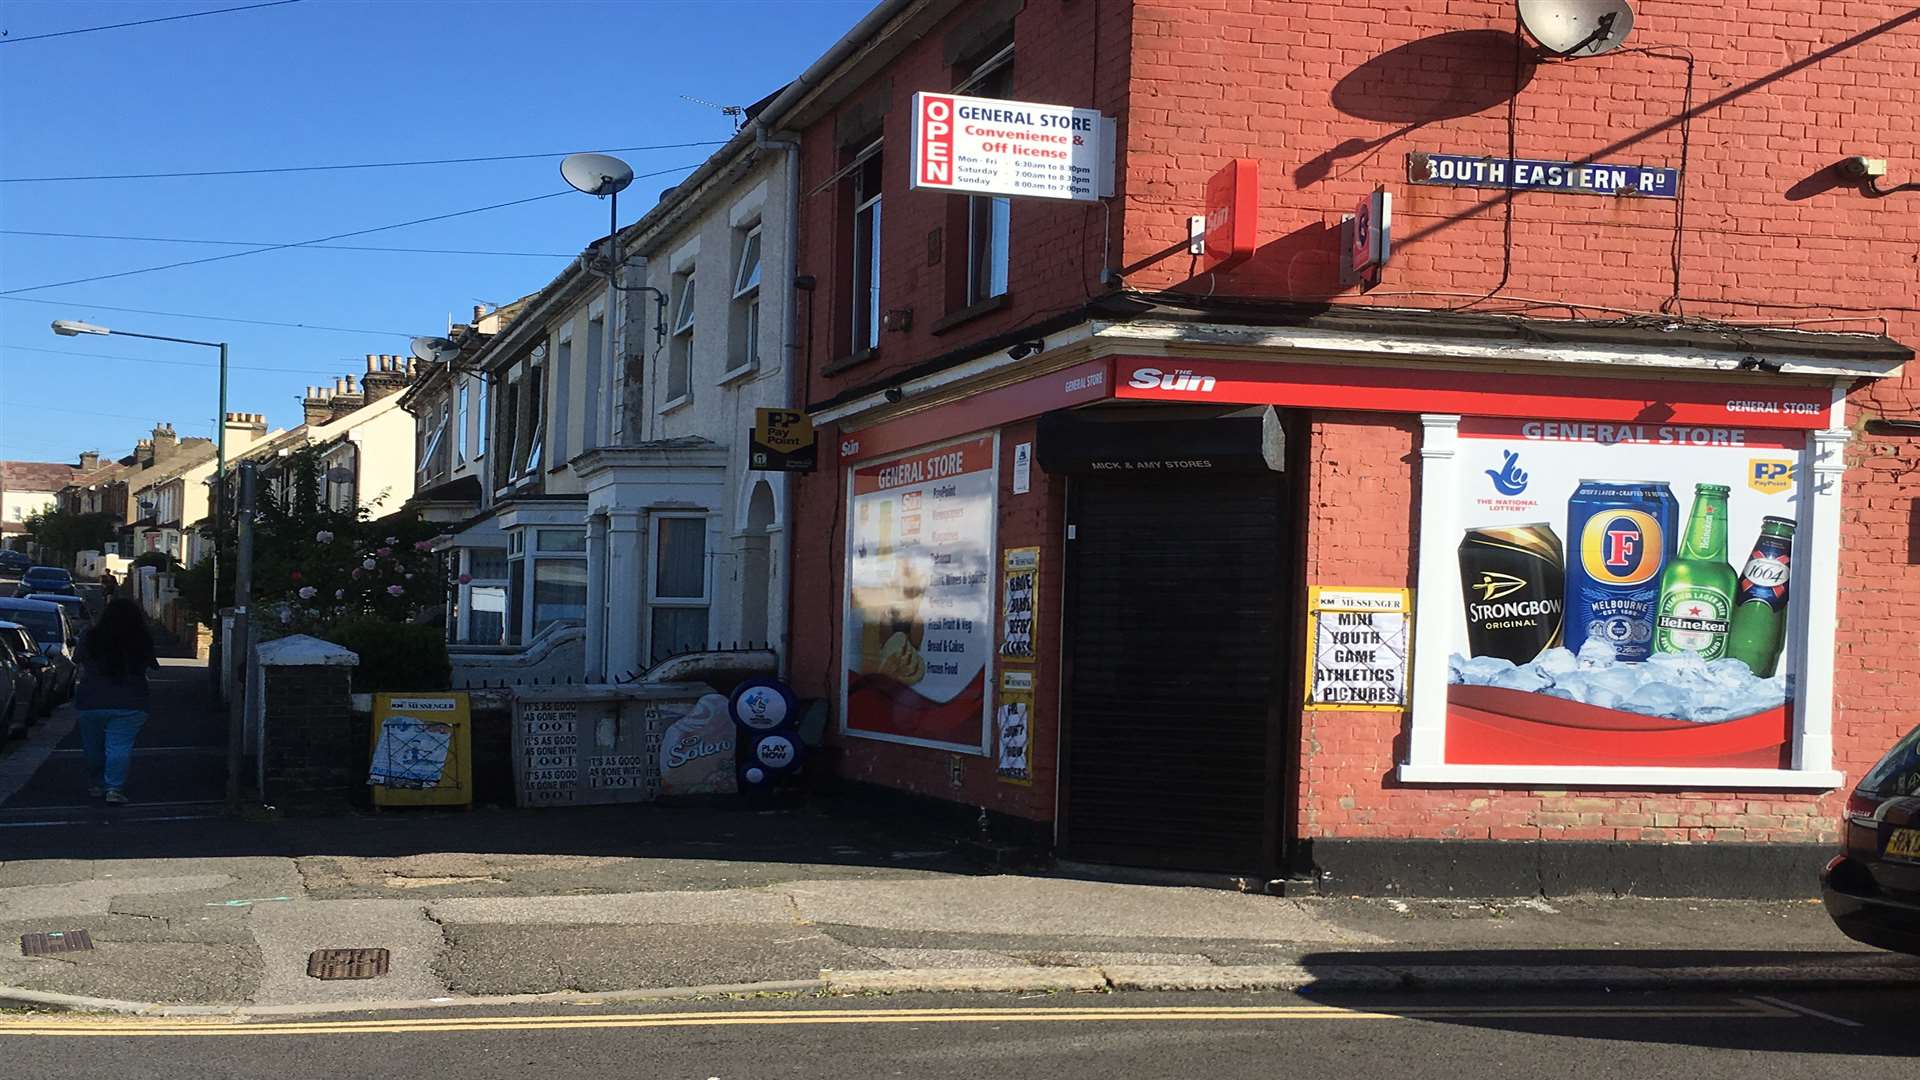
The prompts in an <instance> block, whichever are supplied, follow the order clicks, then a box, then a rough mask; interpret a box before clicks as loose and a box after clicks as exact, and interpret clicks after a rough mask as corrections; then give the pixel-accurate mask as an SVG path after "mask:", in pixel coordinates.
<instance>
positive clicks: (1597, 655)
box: [1579, 637, 1619, 668]
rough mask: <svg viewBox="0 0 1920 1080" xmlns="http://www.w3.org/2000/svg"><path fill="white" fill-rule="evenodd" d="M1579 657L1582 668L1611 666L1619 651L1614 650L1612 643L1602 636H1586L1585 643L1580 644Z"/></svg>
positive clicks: (1617, 657)
mask: <svg viewBox="0 0 1920 1080" xmlns="http://www.w3.org/2000/svg"><path fill="white" fill-rule="evenodd" d="M1579 659H1580V666H1581V667H1583V668H1603V667H1612V666H1613V662H1614V661H1615V660H1617V659H1619V653H1617V652H1615V651H1614V648H1613V643H1612V642H1610V641H1607V640H1606V639H1604V638H1597V637H1596V638H1588V639H1587V642H1586V644H1584V645H1582V646H1580V657H1579Z"/></svg>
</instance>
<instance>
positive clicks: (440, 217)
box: [0, 188, 573, 296]
mask: <svg viewBox="0 0 1920 1080" xmlns="http://www.w3.org/2000/svg"><path fill="white" fill-rule="evenodd" d="M572 190H573V189H572V188H567V189H564V190H561V191H549V192H547V193H546V194H545V195H529V196H528V197H526V198H524V199H510V200H508V201H507V202H503V203H494V204H493V205H491V206H476V207H474V208H473V209H471V210H455V211H453V212H452V213H450V214H435V215H433V216H432V217H423V218H415V219H413V220H412V221H402V222H399V223H397V224H393V225H376V226H374V227H373V228H370V229H354V230H353V231H351V232H343V233H335V234H333V235H332V236H320V237H315V238H314V239H312V240H301V241H297V242H295V243H291V244H269V245H267V246H265V247H257V248H248V249H247V250H245V251H230V252H228V253H227V254H225V255H209V256H207V257H206V258H204V259H182V260H181V261H179V262H170V263H162V264H160V265H159V266H143V267H140V268H139V269H137V270H121V271H118V272H116V273H112V274H92V275H89V276H87V277H81V278H68V279H67V280H66V281H49V282H47V283H46V284H44V285H28V286H26V287H25V288H20V289H8V290H6V291H5V292H0V296H17V295H19V294H20V293H28V292H39V291H40V290H41V289H57V288H59V287H61V286H62V285H85V284H86V283H88V282H90V281H111V280H113V279H114V278H123V277H133V276H134V275H136V274H151V273H154V272H155V271H159V270H177V269H179V268H180V267H183V266H200V265H203V264H205V263H213V262H223V261H225V260H227V259H239V258H244V257H246V256H248V255H258V254H260V253H262V252H266V251H281V250H284V249H286V248H293V247H306V246H308V245H310V244H320V243H325V242H326V241H328V240H344V239H346V238H347V237H349V236H365V235H367V234H368V233H377V232H386V231H387V230H389V229H404V228H406V227H407V226H409V225H425V224H426V223H428V222H430V221H445V220H447V219H448V218H457V217H465V216H467V215H468V214H479V213H484V212H486V211H488V210H501V209H504V208H506V207H509V206H522V205H525V204H526V203H531V202H539V201H541V200H542V199H556V198H559V197H560V196H562V195H565V194H567V193H568V192H570V191H572Z"/></svg>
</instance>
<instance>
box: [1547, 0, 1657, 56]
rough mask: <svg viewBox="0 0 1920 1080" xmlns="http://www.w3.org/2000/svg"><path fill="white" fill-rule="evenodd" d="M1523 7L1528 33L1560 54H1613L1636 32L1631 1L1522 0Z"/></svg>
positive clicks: (1553, 51)
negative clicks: (1630, 34) (1628, 2)
mask: <svg viewBox="0 0 1920 1080" xmlns="http://www.w3.org/2000/svg"><path fill="white" fill-rule="evenodd" d="M1519 8H1520V23H1521V25H1522V26H1525V27H1526V28H1527V33H1529V34H1531V35H1533V40H1535V41H1537V42H1539V43H1540V47H1541V48H1543V49H1545V50H1547V51H1548V52H1550V53H1554V54H1556V55H1558V56H1600V55H1602V54H1604V53H1610V52H1612V51H1613V50H1615V49H1617V48H1619V47H1620V46H1622V45H1624V44H1626V41H1627V35H1628V34H1629V33H1631V32H1632V31H1633V8H1632V7H1630V6H1628V4H1627V0H1519Z"/></svg>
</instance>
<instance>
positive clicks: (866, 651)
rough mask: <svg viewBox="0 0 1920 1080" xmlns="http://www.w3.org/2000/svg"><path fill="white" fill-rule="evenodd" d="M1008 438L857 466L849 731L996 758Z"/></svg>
mask: <svg viewBox="0 0 1920 1080" xmlns="http://www.w3.org/2000/svg"><path fill="white" fill-rule="evenodd" d="M998 451H999V443H998V437H997V436H994V435H986V436H982V437H979V438H975V439H968V440H965V441H962V442H957V443H950V444H947V445H945V446H941V447H938V448H935V449H931V450H918V451H914V452H913V453H910V454H906V455H903V456H900V457H896V458H892V459H890V460H887V461H881V462H876V463H873V464H867V465H862V466H860V467H859V468H857V469H854V470H852V472H851V474H850V476H849V478H848V483H849V485H850V487H851V491H850V492H849V496H848V500H847V502H848V506H847V518H848V520H847V595H846V605H847V606H846V637H845V641H844V651H843V653H842V655H843V656H844V657H845V662H844V663H843V664H842V668H843V671H842V693H843V699H842V703H841V704H842V708H841V716H842V724H843V726H844V729H845V731H846V732H847V733H848V734H849V735H858V736H864V737H868V738H874V739H883V740H888V741H893V742H904V743H912V744H915V745H920V746H934V747H939V748H941V749H946V750H957V751H960V752H963V753H971V754H979V755H985V754H987V753H989V752H990V751H989V744H988V739H989V735H990V730H989V725H990V723H991V719H992V718H991V716H990V713H991V702H990V698H991V697H992V695H991V693H990V692H989V680H990V679H991V678H992V667H993V664H992V659H993V651H994V649H993V639H994V616H995V615H996V614H997V612H996V609H995V605H994V595H993V587H994V582H995V579H996V577H997V574H996V571H997V570H998V569H999V568H998V566H997V565H996V559H995V554H996V550H995V547H994V522H995V511H994V498H995V493H996V491H997V488H998V484H999V476H1000V473H999V457H998Z"/></svg>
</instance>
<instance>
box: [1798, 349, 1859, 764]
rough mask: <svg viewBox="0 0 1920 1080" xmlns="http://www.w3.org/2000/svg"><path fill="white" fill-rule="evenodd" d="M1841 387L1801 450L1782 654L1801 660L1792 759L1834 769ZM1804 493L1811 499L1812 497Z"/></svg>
mask: <svg viewBox="0 0 1920 1080" xmlns="http://www.w3.org/2000/svg"><path fill="white" fill-rule="evenodd" d="M1845 408H1846V389H1845V388H1844V387H1835V388H1834V392H1833V424H1834V426H1833V427H1830V428H1828V429H1826V430H1825V431H1815V432H1810V433H1809V434H1808V438H1807V445H1806V448H1805V449H1804V450H1802V451H1801V454H1800V495H1801V501H1800V513H1799V519H1800V523H1799V525H1798V527H1797V528H1796V529H1795V535H1794V542H1793V551H1794V560H1793V562H1794V565H1795V566H1796V567H1799V568H1800V569H1801V577H1800V588H1799V589H1797V590H1789V595H1790V600H1789V603H1790V605H1791V606H1792V609H1793V610H1791V611H1790V612H1789V616H1790V618H1789V622H1788V640H1787V655H1788V656H1789V657H1794V658H1796V659H1797V660H1798V662H1799V663H1798V666H1797V668H1795V669H1790V670H1795V671H1796V682H1795V685H1794V687H1793V699H1794V712H1795V719H1797V720H1798V722H1799V725H1798V726H1799V728H1800V732H1799V735H1800V737H1799V738H1798V739H1797V740H1795V742H1794V750H1793V763H1794V765H1795V766H1797V767H1799V768H1803V769H1811V770H1821V769H1831V768H1832V767H1833V694H1834V690H1833V681H1834V680H1833V651H1834V647H1835V641H1836V639H1837V638H1838V636H1839V631H1840V614H1839V605H1840V597H1839V593H1840V494H1841V488H1842V486H1843V478H1844V476H1845V473H1846V471H1847V462H1846V455H1847V443H1848V442H1849V441H1850V440H1851V439H1852V438H1853V432H1852V431H1851V430H1849V429H1848V428H1847V427H1846V417H1845V414H1844V410H1845ZM1809 496H1811V497H1810V498H1809Z"/></svg>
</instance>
